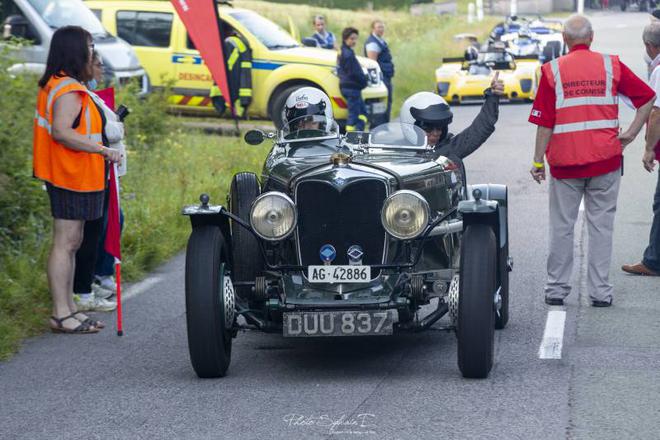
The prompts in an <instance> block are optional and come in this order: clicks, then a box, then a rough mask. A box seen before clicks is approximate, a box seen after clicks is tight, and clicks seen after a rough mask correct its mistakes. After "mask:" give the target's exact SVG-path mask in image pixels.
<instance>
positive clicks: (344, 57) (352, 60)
mask: <svg viewBox="0 0 660 440" xmlns="http://www.w3.org/2000/svg"><path fill="white" fill-rule="evenodd" d="M358 35H359V33H358V30H357V29H355V28H352V27H347V28H346V29H344V30H343V31H342V33H341V39H342V45H341V52H340V53H339V56H338V57H337V74H338V75H339V89H340V90H341V94H342V95H343V96H344V98H346V103H347V104H348V120H347V121H346V131H363V130H364V129H365V125H366V123H367V120H368V119H367V106H366V105H365V104H364V100H363V99H362V89H364V88H365V87H367V75H366V74H365V73H364V71H363V70H362V66H361V65H360V63H359V61H358V59H357V57H356V56H355V51H354V50H353V48H354V47H355V45H356V44H357V39H358Z"/></svg>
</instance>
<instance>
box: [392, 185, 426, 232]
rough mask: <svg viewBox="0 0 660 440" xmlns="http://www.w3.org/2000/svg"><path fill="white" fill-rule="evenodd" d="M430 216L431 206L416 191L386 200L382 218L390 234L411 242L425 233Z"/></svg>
mask: <svg viewBox="0 0 660 440" xmlns="http://www.w3.org/2000/svg"><path fill="white" fill-rule="evenodd" d="M429 215H430V214H429V204H428V203H427V202H426V200H424V197H422V196H421V195H419V194H418V193H416V192H414V191H409V190H401V191H397V192H395V193H394V194H392V195H391V196H389V197H388V198H387V199H385V203H384V204H383V210H382V211H381V214H380V217H381V221H382V222H383V227H384V228H385V230H386V231H387V233H388V234H390V235H391V236H392V237H394V238H398V239H400V240H410V239H413V238H415V237H417V236H419V234H421V233H422V232H424V229H425V228H426V226H427V225H428V223H429Z"/></svg>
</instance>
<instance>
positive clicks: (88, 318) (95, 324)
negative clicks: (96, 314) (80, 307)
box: [71, 312, 105, 330]
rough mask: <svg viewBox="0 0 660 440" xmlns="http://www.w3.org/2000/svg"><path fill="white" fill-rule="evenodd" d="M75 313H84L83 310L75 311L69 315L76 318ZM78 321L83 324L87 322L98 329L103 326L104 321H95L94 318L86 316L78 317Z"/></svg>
mask: <svg viewBox="0 0 660 440" xmlns="http://www.w3.org/2000/svg"><path fill="white" fill-rule="evenodd" d="M77 314H83V315H84V313H83V312H75V313H73V314H71V316H73V317H74V318H75V319H78V318H76V315H77ZM78 321H80V322H82V323H83V324H87V325H88V326H90V327H96V328H97V329H99V330H100V329H102V328H105V323H104V322H103V321H97V320H96V319H92V318H90V317H87V318H85V319H78Z"/></svg>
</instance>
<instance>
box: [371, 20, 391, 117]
mask: <svg viewBox="0 0 660 440" xmlns="http://www.w3.org/2000/svg"><path fill="white" fill-rule="evenodd" d="M384 34H385V23H383V22H382V21H381V20H375V21H374V22H373V23H371V35H369V38H367V42H366V43H365V44H364V55H365V56H366V57H368V58H371V59H372V60H375V61H378V65H379V66H380V70H381V71H382V72H383V82H384V83H385V87H387V110H386V111H385V114H383V115H382V117H380V118H378V123H381V124H384V123H387V122H390V113H391V112H392V93H393V91H392V90H393V89H392V78H393V77H394V62H393V61H392V53H391V52H390V48H389V46H388V45H387V42H386V41H385V40H384V39H383V35H384Z"/></svg>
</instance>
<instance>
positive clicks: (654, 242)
mask: <svg viewBox="0 0 660 440" xmlns="http://www.w3.org/2000/svg"><path fill="white" fill-rule="evenodd" d="M642 263H644V266H646V267H648V268H649V269H651V270H652V271H653V272H656V273H660V170H658V184H657V185H656V187H655V196H653V223H651V234H650V237H649V245H648V247H647V248H646V250H645V251H644V259H643V260H642Z"/></svg>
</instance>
